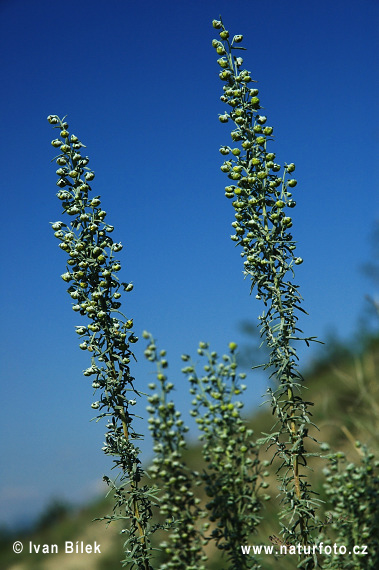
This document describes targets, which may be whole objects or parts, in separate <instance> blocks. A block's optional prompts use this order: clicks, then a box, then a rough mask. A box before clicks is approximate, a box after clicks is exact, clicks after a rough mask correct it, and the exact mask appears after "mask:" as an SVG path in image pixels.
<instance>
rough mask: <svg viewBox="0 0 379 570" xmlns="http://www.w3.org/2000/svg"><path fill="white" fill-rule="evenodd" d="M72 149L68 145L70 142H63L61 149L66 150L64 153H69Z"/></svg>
mask: <svg viewBox="0 0 379 570" xmlns="http://www.w3.org/2000/svg"><path fill="white" fill-rule="evenodd" d="M69 150H70V147H69V146H68V144H62V146H61V151H62V152H64V154H67V153H68V152H69Z"/></svg>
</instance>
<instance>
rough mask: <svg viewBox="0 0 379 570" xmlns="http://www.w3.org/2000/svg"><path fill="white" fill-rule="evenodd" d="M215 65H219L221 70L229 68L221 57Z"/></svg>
mask: <svg viewBox="0 0 379 570" xmlns="http://www.w3.org/2000/svg"><path fill="white" fill-rule="evenodd" d="M217 63H218V64H219V66H220V67H222V68H224V69H225V68H226V67H228V66H229V63H228V62H227V60H226V59H225V58H223V57H220V58H219V59H218V60H217Z"/></svg>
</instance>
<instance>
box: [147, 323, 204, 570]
mask: <svg viewBox="0 0 379 570" xmlns="http://www.w3.org/2000/svg"><path fill="white" fill-rule="evenodd" d="M143 337H144V338H145V339H147V340H148V345H147V347H146V350H145V356H146V358H147V359H148V360H149V361H150V362H153V363H155V365H156V378H157V381H158V386H159V388H158V386H157V384H156V383H155V382H152V383H150V384H149V389H150V390H151V391H153V393H152V395H151V396H149V397H148V402H149V406H148V408H147V411H148V412H149V414H150V417H149V420H148V422H149V429H150V432H151V435H152V438H153V442H154V448H153V449H154V459H153V462H152V465H151V467H150V469H149V474H150V476H151V478H152V479H153V480H156V481H159V488H160V489H161V490H162V493H161V495H160V497H159V499H160V513H161V514H162V515H163V516H164V517H165V519H166V521H170V520H171V521H172V524H171V532H170V534H169V536H168V539H167V540H165V541H164V542H161V543H160V548H161V549H162V551H163V553H164V554H165V556H166V559H167V562H165V563H163V564H161V565H160V569H161V570H205V566H204V564H203V563H204V561H206V560H207V556H205V554H204V552H203V549H202V536H201V532H200V531H199V529H198V525H197V521H198V519H199V518H200V517H201V516H202V515H204V514H205V513H202V512H201V510H200V508H199V503H200V499H199V498H198V497H196V496H195V494H194V492H193V487H194V485H195V484H196V483H199V482H201V481H200V476H199V473H197V472H195V471H192V470H190V469H189V468H188V467H187V465H186V463H185V460H184V458H183V452H184V451H185V449H186V441H185V434H186V433H187V432H188V427H187V426H186V425H185V424H184V422H183V420H182V418H181V412H180V411H178V410H176V407H175V403H174V402H173V401H172V400H170V399H169V398H170V393H171V392H172V390H173V389H174V385H173V384H172V383H171V382H169V381H168V378H167V375H166V372H167V368H168V362H167V360H166V351H165V350H161V351H159V352H158V350H157V347H156V343H155V340H154V338H153V337H152V335H151V334H149V333H148V332H146V331H144V333H143ZM157 390H158V391H157Z"/></svg>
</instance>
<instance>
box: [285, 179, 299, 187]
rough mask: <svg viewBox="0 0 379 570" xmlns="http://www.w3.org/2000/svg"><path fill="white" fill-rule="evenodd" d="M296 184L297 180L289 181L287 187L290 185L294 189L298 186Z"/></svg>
mask: <svg viewBox="0 0 379 570" xmlns="http://www.w3.org/2000/svg"><path fill="white" fill-rule="evenodd" d="M296 184H297V180H294V179H292V180H288V182H287V185H288V186H289V187H290V188H294V187H295V186H296Z"/></svg>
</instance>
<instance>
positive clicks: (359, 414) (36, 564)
mask: <svg viewBox="0 0 379 570" xmlns="http://www.w3.org/2000/svg"><path fill="white" fill-rule="evenodd" d="M363 344H364V345H363V346H362V342H361V343H360V346H359V347H358V344H354V345H344V344H343V343H342V342H341V341H337V340H336V341H335V342H334V343H333V342H332V343H330V342H328V345H327V346H328V349H327V350H324V351H323V352H324V355H323V358H322V359H319V360H317V361H314V362H313V363H312V364H311V365H310V366H309V368H308V370H307V371H306V372H305V374H306V385H307V387H308V389H309V394H310V398H309V399H311V400H312V401H314V402H315V406H314V416H313V420H314V421H315V423H316V424H317V425H318V426H319V427H320V432H318V433H314V434H313V435H314V436H315V437H316V438H317V439H318V440H319V441H324V442H328V443H329V444H330V446H331V449H332V450H333V451H343V452H344V453H346V455H347V458H348V459H349V460H350V461H353V462H355V463H359V461H360V451H359V449H357V448H356V446H355V441H356V440H360V441H362V442H363V443H365V444H367V445H368V446H369V447H370V448H371V450H372V451H373V452H374V453H375V454H376V456H377V457H378V456H379V453H378V451H379V383H378V377H379V350H378V349H379V336H375V335H371V336H370V335H366V337H365V339H364V343H363ZM249 424H250V425H251V427H252V428H253V429H254V433H255V436H256V437H257V438H258V437H259V435H260V434H261V432H269V431H270V430H271V428H272V415H271V412H270V409H269V408H268V407H264V408H263V409H262V408H261V409H260V410H259V411H257V412H256V413H254V414H253V415H252V417H251V418H250V419H249ZM261 455H262V458H263V459H264V458H265V451H264V450H262V452H261ZM267 458H269V454H268V455H267ZM185 460H186V462H187V465H190V466H191V468H193V469H197V470H201V469H202V467H203V466H202V462H201V454H200V447H199V446H196V445H195V446H191V447H190V448H189V449H188V451H187V455H186V457H185ZM316 461H317V463H316V465H313V466H312V465H310V467H311V468H314V471H313V472H312V473H311V481H312V483H313V485H314V489H315V490H316V491H317V492H319V493H320V498H321V499H323V500H324V501H326V503H325V513H327V512H328V508H329V507H328V502H327V501H328V499H327V496H326V494H325V490H324V488H323V483H324V476H323V474H322V470H323V468H324V467H325V465H324V464H323V460H320V459H317V460H316ZM325 463H326V462H325ZM268 482H269V483H270V487H269V489H268V491H269V493H270V494H271V497H272V498H271V500H270V501H269V502H268V503H266V511H265V513H264V520H263V521H262V524H261V525H260V528H259V535H257V536H254V537H252V542H251V543H252V544H270V541H269V536H272V535H276V536H278V535H279V532H280V528H279V526H278V523H277V521H276V517H275V516H274V513H275V512H276V510H277V507H278V505H277V504H276V500H275V496H276V494H277V491H276V483H275V477H274V476H272V478H271V480H270V478H268ZM200 498H201V499H202V500H204V501H205V497H203V496H201V495H200ZM111 509H112V499H111V498H108V499H101V500H99V501H95V502H94V503H92V504H89V505H88V506H86V507H85V508H81V509H79V510H78V509H74V508H73V507H70V506H68V505H67V504H65V503H64V502H61V501H59V500H55V501H53V502H52V503H51V504H49V505H48V507H47V508H46V510H45V511H44V513H43V514H42V515H41V516H40V517H39V519H38V520H37V521H36V523H35V525H34V527H33V528H32V529H30V530H28V531H23V532H22V531H21V532H20V531H18V532H17V533H15V532H11V531H9V530H7V529H6V528H2V529H0V568H1V569H2V570H23V569H25V570H49V569H55V568H59V569H62V570H66V569H67V570H80V569H81V568H91V569H94V570H105V569H113V568H114V569H116V568H120V560H121V557H122V544H123V542H124V538H123V536H122V535H120V530H121V527H119V526H118V525H117V524H116V523H112V525H109V526H108V527H106V526H105V524H104V523H103V522H92V521H93V520H94V519H95V518H97V517H100V516H103V515H104V513H106V512H108V513H109V514H110V512H111ZM157 538H160V537H157ZM14 540H21V541H22V542H23V543H24V552H23V553H21V554H18V555H16V554H14V553H13V551H12V543H13V541H14ZM66 540H70V541H74V542H75V541H77V540H78V541H81V540H83V541H84V542H85V543H93V542H94V541H95V540H96V541H97V543H98V544H100V545H101V554H100V555H99V554H87V555H80V554H79V555H75V554H72V555H64V554H63V555H62V553H63V552H64V542H65V541H66ZM29 541H32V542H33V543H35V544H49V545H51V544H57V545H58V550H59V554H58V555H56V554H52V555H49V554H42V553H41V552H40V553H38V554H36V553H34V554H33V555H30V554H29V552H28V550H29ZM208 554H209V555H210V556H212V558H211V561H210V562H209V564H208V565H207V568H209V570H216V569H222V568H223V562H222V560H220V559H216V557H215V556H218V553H217V552H213V551H209V552H208ZM278 563H279V564H280V568H281V569H283V570H286V569H287V568H288V569H290V568H293V563H294V561H293V560H291V557H290V556H288V557H287V558H285V557H281V558H280V560H279V561H275V559H274V557H273V556H264V555H263V556H262V561H261V564H262V568H264V569H267V570H269V569H271V568H274V567H275V566H277V565H278ZM158 565H159V556H158V554H157V567H158Z"/></svg>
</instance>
